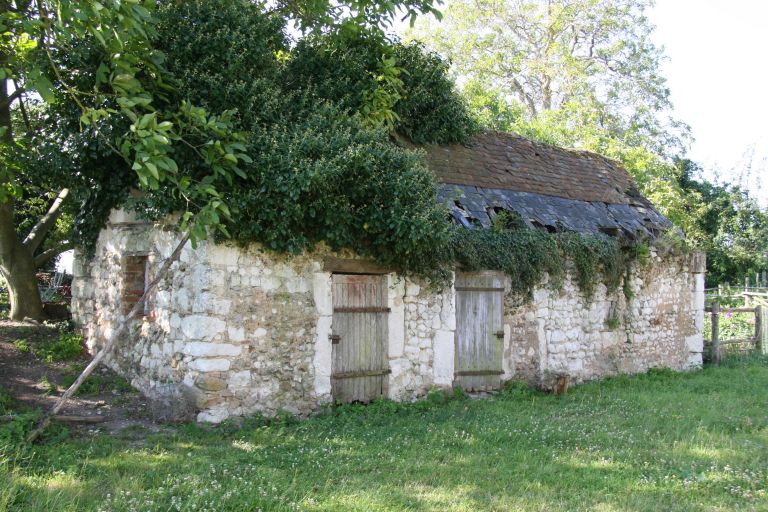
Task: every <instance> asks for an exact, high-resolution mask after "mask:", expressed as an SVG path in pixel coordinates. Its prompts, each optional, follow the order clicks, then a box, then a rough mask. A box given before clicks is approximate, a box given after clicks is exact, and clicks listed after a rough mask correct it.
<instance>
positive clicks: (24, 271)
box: [0, 201, 45, 320]
mask: <svg viewBox="0 0 768 512" xmlns="http://www.w3.org/2000/svg"><path fill="white" fill-rule="evenodd" d="M35 271H36V268H35V264H34V260H33V259H32V255H31V254H29V251H28V250H27V248H26V247H24V245H23V244H22V243H21V241H20V240H19V238H18V236H16V231H15V229H14V223H13V206H12V203H11V202H10V201H7V202H5V203H1V204H0V273H2V275H3V278H4V279H5V281H6V283H7V284H8V294H9V295H10V299H11V315H10V318H11V319H12V320H23V319H25V318H31V319H33V320H42V319H44V318H45V313H43V301H41V300H40V291H39V290H38V288H37V276H36V272H35Z"/></svg>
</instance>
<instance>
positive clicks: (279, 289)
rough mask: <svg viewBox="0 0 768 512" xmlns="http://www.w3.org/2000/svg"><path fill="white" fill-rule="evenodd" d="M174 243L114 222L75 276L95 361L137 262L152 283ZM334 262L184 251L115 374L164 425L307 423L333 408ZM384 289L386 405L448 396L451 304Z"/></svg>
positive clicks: (150, 229) (403, 285)
mask: <svg viewBox="0 0 768 512" xmlns="http://www.w3.org/2000/svg"><path fill="white" fill-rule="evenodd" d="M178 240H179V236H178V234H177V233H175V232H173V231H170V230H165V229H163V228H162V227H161V226H157V225H149V224H145V223H142V222H138V221H136V219H135V218H134V217H133V216H132V215H130V214H127V213H126V212H122V211H115V212H113V213H112V215H111V216H110V221H109V223H108V225H107V226H106V228H105V229H104V230H103V231H102V232H101V234H100V236H99V240H98V243H97V248H96V253H95V257H94V258H93V260H91V261H90V262H87V263H85V262H84V261H83V260H82V259H81V258H78V261H77V264H76V268H75V280H74V283H73V301H72V310H73V316H74V318H75V320H76V321H77V322H78V323H79V324H80V325H81V326H82V327H83V329H84V332H85V336H86V340H87V343H88V346H89V348H90V349H91V351H95V350H96V349H98V348H99V346H100V345H101V344H102V343H103V341H104V340H105V339H106V338H107V337H108V336H109V335H110V334H111V332H112V331H113V330H114V329H115V328H116V327H117V325H118V323H119V322H120V321H121V320H122V318H123V316H124V314H126V313H127V309H126V302H128V301H135V299H136V298H137V297H136V295H137V290H136V282H137V278H136V274H137V272H138V271H137V269H136V268H135V267H136V261H139V260H143V259H144V258H145V257H146V261H147V263H148V265H149V271H148V274H149V276H151V274H152V272H153V271H156V270H157V269H158V268H159V267H160V265H161V263H162V260H164V259H165V258H167V257H169V256H170V254H171V252H172V251H173V249H174V248H175V245H176V244H177V243H178ZM328 254H329V253H328V252H327V251H322V250H320V251H318V252H316V253H313V254H307V255H303V256H290V257H289V256H284V257H281V256H276V255H274V254H271V253H267V252H264V251H262V250H260V249H259V248H258V247H256V246H253V247H251V248H249V249H247V250H246V249H240V248H235V247H227V246H223V245H214V244H208V243H202V244H200V246H199V247H198V248H197V249H196V250H193V249H192V248H191V247H189V246H187V247H186V248H185V249H184V250H183V252H182V253H181V257H180V259H179V261H178V262H176V263H174V264H173V266H172V267H171V270H170V272H169V277H168V278H167V279H165V280H164V281H163V282H161V283H160V285H159V286H158V288H157V290H156V291H155V292H154V293H152V294H151V296H150V299H149V304H148V305H147V307H146V310H147V314H146V315H144V316H143V317H142V318H140V319H138V320H136V321H135V322H134V324H133V326H132V329H131V334H130V335H129V336H127V337H125V339H122V340H120V342H119V345H118V346H117V347H116V349H115V350H114V352H113V354H112V355H111V356H110V357H109V359H108V364H109V365H110V366H111V367H112V368H114V369H115V370H117V371H118V372H120V373H121V374H122V375H125V376H126V377H128V378H129V379H130V380H131V383H132V385H133V386H135V387H136V388H138V389H139V390H141V391H142V392H143V393H145V394H146V395H147V396H148V397H149V398H151V399H153V400H154V401H155V403H156V404H157V409H158V410H160V411H163V412H164V413H166V414H167V415H168V416H188V415H189V414H190V413H196V417H197V419H198V420H199V421H212V422H219V421H222V420H223V419H226V418H228V417H230V416H246V415H252V414H256V413H260V414H265V415H273V414H275V413H277V412H279V411H280V410H287V411H289V412H292V413H307V412H311V411H313V410H315V409H316V408H317V407H318V406H320V405H322V404H325V403H329V402H330V401H331V400H332V398H331V355H332V348H331V342H330V341H329V335H330V334H331V332H332V318H333V306H332V304H333V301H332V297H331V289H332V287H331V273H330V272H328V271H326V270H324V269H323V265H322V259H323V256H325V255H328ZM137 258H138V259H137ZM388 283H389V290H388V292H389V293H388V306H389V307H390V310H391V312H390V314H389V329H388V331H389V338H390V339H389V360H390V367H391V370H392V373H391V375H390V378H389V386H388V393H389V396H390V397H391V398H394V399H401V400H402V399H409V398H415V397H417V396H421V395H423V394H425V393H426V392H427V391H428V390H429V389H430V388H431V387H432V386H434V385H446V386H447V385H450V380H451V378H452V373H453V370H452V368H453V366H452V365H453V355H452V352H451V353H450V356H449V357H448V359H450V361H447V360H446V356H445V354H446V353H447V352H446V351H443V352H441V353H442V354H443V356H444V357H442V358H441V357H440V356H439V355H438V356H436V355H435V346H436V345H437V346H438V347H444V348H445V347H447V346H448V345H450V347H449V348H450V350H451V351H452V343H453V327H452V326H453V325H455V319H454V312H453V304H452V299H451V297H450V296H442V295H435V294H430V293H428V292H426V291H424V290H422V287H421V286H420V285H419V284H417V283H415V282H412V281H410V280H406V279H404V278H401V277H399V276H396V275H394V274H390V275H389V276H388ZM132 303H133V302H131V304H132ZM449 363H450V364H449ZM435 364H437V368H438V372H437V373H435V372H434V371H433V369H434V368H435Z"/></svg>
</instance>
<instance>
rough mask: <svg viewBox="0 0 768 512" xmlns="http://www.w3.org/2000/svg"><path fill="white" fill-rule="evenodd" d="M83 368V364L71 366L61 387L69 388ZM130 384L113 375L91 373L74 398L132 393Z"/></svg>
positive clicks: (66, 371) (65, 373)
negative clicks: (109, 392)
mask: <svg viewBox="0 0 768 512" xmlns="http://www.w3.org/2000/svg"><path fill="white" fill-rule="evenodd" d="M84 368H85V363H83V364H72V365H71V366H70V367H68V368H67V369H66V370H65V372H64V379H63V381H62V385H63V386H64V387H65V388H69V387H70V386H71V385H72V384H73V383H74V382H75V380H77V378H78V377H79V376H80V374H81V373H82V372H83V369H84ZM132 390H133V388H132V387H131V384H130V382H128V381H127V380H126V379H124V378H123V377H120V376H118V375H114V374H108V375H104V373H102V372H98V371H96V372H93V373H92V374H91V375H89V376H88V378H87V379H86V380H84V381H83V383H82V384H81V385H80V387H79V388H78V389H77V392H75V396H83V395H96V394H101V393H106V392H108V391H112V392H113V393H126V392H130V391H132Z"/></svg>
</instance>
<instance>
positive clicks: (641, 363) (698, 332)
mask: <svg viewBox="0 0 768 512" xmlns="http://www.w3.org/2000/svg"><path fill="white" fill-rule="evenodd" d="M703 272H704V264H703V260H702V258H701V256H700V255H693V257H691V256H687V255H684V256H673V255H666V256H662V255H659V254H657V253H656V252H652V254H651V259H650V261H649V262H647V263H646V264H644V265H639V264H635V265H634V267H633V269H632V271H631V272H630V275H629V277H628V279H627V283H624V285H623V286H620V287H619V289H618V290H615V291H613V292H611V293H609V291H608V290H607V288H606V287H605V285H602V284H600V285H598V287H597V289H596V291H595V294H594V297H593V299H592V301H587V300H585V298H584V296H583V294H582V293H581V292H580V290H579V288H578V287H577V286H576V283H575V282H574V280H573V279H572V276H570V275H569V276H568V277H567V278H566V280H565V283H564V286H563V287H562V289H560V290H550V289H549V288H547V287H546V286H545V285H542V286H541V287H539V288H538V289H536V290H535V291H534V293H533V300H532V301H531V302H529V303H527V304H523V305H520V304H517V303H515V301H513V300H512V299H511V298H509V297H508V298H507V301H506V303H505V320H504V321H505V331H506V330H508V331H509V332H510V336H511V338H512V342H511V343H510V344H509V346H508V347H505V352H504V353H505V358H506V359H507V361H506V363H507V364H506V365H505V368H507V367H508V368H509V373H508V374H507V375H505V377H507V378H509V377H510V376H512V377H515V378H524V379H526V380H528V381H531V382H534V383H537V384H541V385H544V386H545V387H546V386H547V385H548V384H549V383H550V382H551V380H552V378H553V376H555V375H562V374H566V375H569V376H570V377H571V379H572V381H575V382H579V381H584V380H589V379H593V378H596V377H603V376H608V375H614V374H617V373H638V372H643V371H646V370H648V369H649V368H656V367H665V368H673V369H677V370H685V369H692V368H696V367H699V366H701V364H702V351H703V322H704V273H703Z"/></svg>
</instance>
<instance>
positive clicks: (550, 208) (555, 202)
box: [401, 133, 672, 239]
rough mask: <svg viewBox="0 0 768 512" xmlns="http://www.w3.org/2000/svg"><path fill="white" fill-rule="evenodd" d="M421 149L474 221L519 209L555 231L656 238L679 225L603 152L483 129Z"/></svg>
mask: <svg viewBox="0 0 768 512" xmlns="http://www.w3.org/2000/svg"><path fill="white" fill-rule="evenodd" d="M401 142H402V141H401ZM405 145H406V146H409V147H414V146H413V145H411V144H408V143H405ZM421 149H423V150H424V151H425V153H426V160H427V165H428V166H429V168H430V169H431V170H432V172H434V173H435V175H436V176H437V179H438V181H439V182H441V183H442V185H441V187H440V198H441V200H442V201H444V202H445V203H446V204H447V205H448V206H449V208H450V209H451V214H452V216H453V218H454V219H455V220H456V222H458V223H460V224H462V225H464V226H466V227H468V228H471V227H473V226H478V227H479V226H483V227H488V226H490V224H491V220H492V218H493V216H494V215H495V213H496V212H497V211H499V209H504V210H511V211H515V212H517V213H519V214H520V215H521V217H522V218H523V220H524V221H525V222H526V223H528V224H529V225H530V226H532V227H537V228H540V229H547V230H549V231H557V230H562V229H568V230H573V231H579V232H592V233H597V232H602V233H606V234H611V235H616V236H621V237H623V238H628V239H638V238H655V237H657V236H659V235H660V234H661V233H662V232H664V231H666V230H668V229H670V228H671V227H672V224H671V223H670V222H669V221H668V220H667V219H666V218H665V217H664V216H663V215H661V214H660V213H659V212H658V211H657V210H656V209H655V208H654V207H653V205H652V204H651V203H650V202H649V201H648V200H647V199H645V198H644V197H642V196H641V195H640V193H639V192H638V190H637V187H636V185H635V182H634V180H633V179H632V177H631V176H630V175H629V173H627V171H626V170H625V169H624V168H623V167H622V166H621V164H619V163H618V162H615V161H613V160H610V159H608V158H605V157H603V156H600V155H597V154H595V153H589V152H586V151H575V150H567V149H563V148H558V147H555V146H550V145H547V144H542V143H539V142H534V141H531V140H528V139H526V138H523V137H520V136H519V135H513V134H505V133H483V134H480V135H478V136H476V137H475V139H474V140H473V141H472V142H471V143H470V144H468V145H466V146H464V145H458V144H454V145H450V146H436V145H428V146H422V147H421Z"/></svg>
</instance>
